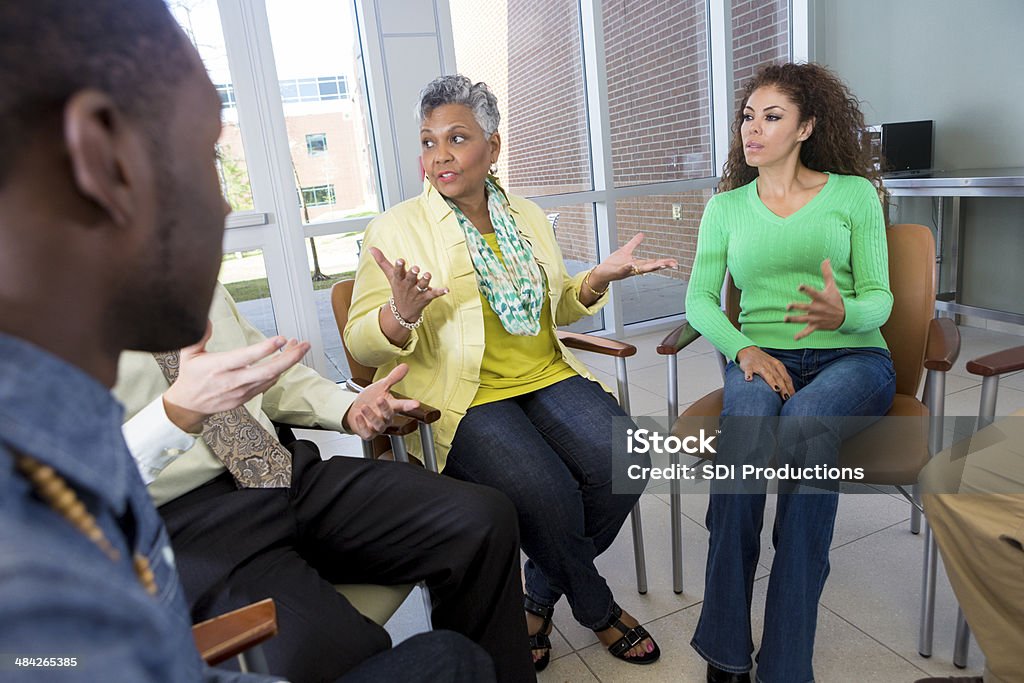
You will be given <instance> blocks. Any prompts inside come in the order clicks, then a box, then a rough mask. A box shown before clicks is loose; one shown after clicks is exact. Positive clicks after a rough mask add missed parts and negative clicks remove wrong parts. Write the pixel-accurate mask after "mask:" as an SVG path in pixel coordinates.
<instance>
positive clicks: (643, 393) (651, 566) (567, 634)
mask: <svg viewBox="0 0 1024 683" xmlns="http://www.w3.org/2000/svg"><path fill="white" fill-rule="evenodd" d="M663 335H664V333H663V332H658V333H648V334H646V335H644V336H640V337H635V338H632V339H630V340H629V341H630V342H631V343H633V344H635V345H636V346H637V347H638V349H639V352H638V354H637V355H636V356H634V357H633V358H631V359H629V361H628V367H629V379H630V394H631V403H632V412H633V414H635V415H664V414H665V412H666V407H665V396H666V393H667V392H666V388H665V371H664V359H663V357H661V356H658V355H657V353H656V352H655V347H656V346H657V343H658V341H659V340H660V339H661V337H662V336H663ZM961 335H962V339H963V350H962V352H961V356H960V360H959V361H958V362H957V364H956V367H954V369H953V371H952V373H951V374H950V376H949V378H948V381H947V385H946V389H947V396H946V414H947V415H950V416H953V415H975V414H976V413H977V410H978V398H979V395H980V381H979V379H978V378H977V377H975V376H973V375H970V374H968V373H967V372H966V370H965V369H964V364H965V362H966V360H969V359H971V358H974V357H977V356H980V355H983V354H986V353H990V352H992V351H996V350H999V349H1003V348H1007V347H1011V346H1018V345H1021V344H1024V338H1022V337H1019V336H1014V335H1009V334H1004V333H1000V332H994V331H990V330H985V329H979V328H973V327H962V328H961ZM581 357H583V359H584V361H585V362H586V363H588V364H589V365H590V366H591V367H592V368H593V369H594V371H595V373H596V374H597V375H598V376H599V378H600V379H602V380H603V381H605V383H606V384H608V385H609V386H612V387H614V366H613V365H612V362H611V361H610V360H609V359H605V358H600V357H593V356H590V355H589V354H582V355H581ZM679 366H680V371H679V376H680V402H681V404H682V405H683V406H685V405H687V404H688V403H689V402H692V401H693V400H695V399H697V398H699V397H700V396H701V395H703V394H704V393H706V392H707V391H709V390H710V389H711V388H713V387H715V386H716V385H718V383H719V381H720V380H719V374H718V372H719V371H718V365H717V362H716V360H715V356H714V354H713V353H712V349H711V347H710V346H709V345H708V344H707V343H706V342H703V341H698V342H697V343H695V344H694V345H693V347H692V348H691V349H688V350H687V351H685V352H683V353H682V354H680V363H679ZM1021 408H1024V373H1018V374H1016V375H1014V376H1011V377H1008V378H1004V380H1003V382H1002V383H1001V385H1000V389H999V400H998V407H997V412H998V414H1000V415H1004V414H1006V413H1008V412H1012V411H1014V410H1018V409H1021ZM320 440H321V442H322V446H323V451H324V452H325V453H344V454H351V455H356V454H358V452H359V445H358V443H357V442H355V441H354V439H352V438H351V437H329V438H328V439H327V440H324V439H320ZM705 506H706V496H705V495H702V494H699V493H694V494H690V495H687V496H684V500H683V519H682V522H683V537H684V592H683V593H682V594H681V595H676V594H675V593H674V592H673V591H672V574H671V564H670V545H669V538H670V536H669V528H670V516H669V505H668V497H667V496H666V495H665V494H664V493H658V492H653V493H651V494H650V495H645V496H644V497H643V499H642V501H641V508H642V511H643V524H644V540H645V543H646V557H647V573H648V583H649V590H648V592H647V594H646V595H639V594H638V593H637V592H636V583H635V580H636V577H635V574H634V567H633V552H632V538H631V535H630V531H629V525H628V524H627V525H625V526H624V527H623V531H622V533H621V534H620V535H619V537H618V538H617V539H616V541H615V543H614V544H613V545H612V547H611V548H610V549H609V550H608V552H606V553H605V554H604V555H603V556H602V557H600V558H599V559H598V562H597V564H598V568H599V569H600V570H601V572H602V574H603V575H604V576H605V578H606V579H607V580H608V583H609V585H610V586H611V588H612V590H613V591H614V593H615V595H616V598H617V600H618V601H619V602H620V603H621V604H622V606H623V607H624V608H625V609H626V610H628V611H629V612H631V613H632V614H633V615H635V616H636V617H637V618H638V619H639V620H640V621H641V622H643V623H644V625H645V626H646V627H647V628H648V630H650V632H651V633H652V634H653V635H654V636H655V637H656V639H657V640H658V642H659V644H660V645H661V649H662V652H663V655H662V658H661V661H659V662H658V663H657V664H655V665H653V666H647V667H638V666H635V665H630V664H625V663H622V662H619V661H617V660H615V659H613V658H612V657H611V656H610V655H608V654H607V653H606V652H604V650H603V648H602V647H601V646H600V644H598V643H597V639H596V638H595V637H594V635H593V633H592V632H590V631H588V630H586V629H584V628H582V627H580V626H579V625H578V624H576V623H575V622H574V621H573V619H572V617H571V615H570V613H569V608H568V606H567V605H566V604H565V601H564V600H563V601H562V602H561V603H560V604H559V605H558V607H557V611H556V615H555V626H556V630H555V632H554V636H553V638H552V641H553V643H554V648H553V651H552V660H553V661H552V662H551V665H550V666H549V667H548V669H547V670H546V671H544V672H543V673H542V674H541V675H540V677H539V678H540V680H541V681H544V682H554V681H573V682H575V681H644V683H653V682H654V681H695V682H696V681H703V680H704V667H705V664H704V662H703V660H702V659H701V658H700V657H699V656H698V655H697V654H696V653H695V652H694V651H693V650H692V649H691V648H690V646H689V640H690V637H691V635H692V634H693V630H694V627H695V626H696V623H697V618H698V617H699V615H700V603H701V600H702V598H703V590H704V562H705V559H706V555H707V540H708V533H707V530H706V529H705V528H704V509H705ZM773 514H774V506H773V504H772V501H771V498H770V499H769V504H768V514H767V515H766V522H765V527H766V529H768V528H770V520H771V516H772V515H773ZM909 517H910V507H909V505H908V504H907V503H906V502H905V501H904V500H903V499H902V498H901V497H899V496H898V495H890V494H888V493H882V492H874V493H867V494H859V495H844V496H842V497H841V499H840V507H839V515H838V519H837V522H836V530H835V537H834V540H833V544H832V554H831V565H832V572H831V576H830V577H829V579H828V583H827V584H826V587H825V592H824V595H823V596H822V600H821V609H820V612H819V618H818V635H817V644H816V649H815V659H814V666H815V674H816V680H817V681H819V683H847V682H850V681H857V682H871V681H878V682H883V681H884V682H889V681H894V682H908V683H909V682H911V681H914V680H916V679H917V678H921V677H924V676H926V675H939V676H949V675H968V674H973V675H979V673H980V671H981V668H982V665H983V659H982V656H981V653H980V650H979V649H978V647H977V644H976V643H974V642H973V641H972V643H971V652H970V659H969V661H968V668H967V670H966V671H961V670H959V669H956V668H954V666H953V665H952V652H953V629H954V622H955V617H956V603H955V600H954V598H953V594H952V591H951V590H950V588H949V584H948V582H947V581H946V579H945V575H944V574H942V575H941V576H940V578H939V590H938V598H937V601H936V620H935V641H934V654H933V656H932V657H931V658H930V659H924V658H922V657H921V656H920V655H918V653H917V627H918V610H919V605H920V593H921V585H920V584H921V559H922V548H923V538H922V537H921V536H915V535H912V534H911V533H910V531H909V522H908V520H909ZM763 543H764V546H763V547H764V550H763V552H762V556H761V565H762V568H761V570H760V571H759V573H758V575H757V579H756V581H755V590H754V615H753V621H754V639H755V645H756V643H757V641H759V638H760V627H761V624H762V618H761V615H762V610H763V604H764V594H765V590H766V588H767V576H768V570H769V568H770V566H771V558H772V552H771V548H770V544H769V543H768V535H767V531H766V533H765V538H764V541H763ZM426 627H427V625H426V621H425V618H424V616H423V610H422V602H420V601H419V600H418V599H416V596H413V597H412V598H411V599H410V600H408V601H407V602H406V604H405V605H404V606H403V607H402V609H401V610H400V611H399V612H398V613H397V614H396V615H395V617H394V618H393V619H392V621H391V622H389V624H388V629H389V630H390V631H391V633H392V634H393V635H394V637H395V638H396V640H400V639H402V638H405V637H408V636H409V635H411V634H413V633H416V632H418V631H421V630H424V629H425V628H426Z"/></svg>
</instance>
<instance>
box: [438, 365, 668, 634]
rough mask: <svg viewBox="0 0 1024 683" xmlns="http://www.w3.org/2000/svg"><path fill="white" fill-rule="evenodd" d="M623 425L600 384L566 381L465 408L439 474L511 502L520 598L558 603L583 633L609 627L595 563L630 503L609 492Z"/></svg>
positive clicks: (605, 591)
mask: <svg viewBox="0 0 1024 683" xmlns="http://www.w3.org/2000/svg"><path fill="white" fill-rule="evenodd" d="M624 416H625V413H623V411H622V409H621V408H620V407H619V405H618V403H616V402H615V400H614V399H613V398H612V397H611V396H609V395H608V394H607V393H606V392H605V391H604V390H603V389H601V386H600V385H599V384H597V383H596V382H591V381H590V380H587V379H584V378H582V377H579V376H575V377H570V378H569V379H566V380H562V381H561V382H557V383H556V384H553V385H551V386H549V387H546V388H544V389H540V390H538V391H534V392H532V393H529V394H525V395H523V396H517V397H515V398H510V399H505V400H503V401H495V402H494V403H485V404H483V405H479V406H475V407H473V408H470V409H469V410H468V411H467V412H466V415H465V417H463V418H462V421H461V422H459V427H458V429H457V430H456V432H455V439H454V441H453V443H452V449H451V451H450V452H449V454H448V461H447V464H446V465H445V468H444V474H447V475H449V476H452V477H455V478H457V479H462V480H465V481H470V482H473V483H477V484H484V485H487V486H493V487H494V488H496V489H498V490H499V491H501V492H502V493H504V494H505V495H507V496H508V497H509V498H511V499H512V502H513V503H514V504H515V506H516V510H517V512H518V513H519V532H520V537H521V543H522V548H523V552H525V553H526V555H527V557H528V558H529V559H528V560H527V562H526V566H525V568H524V572H525V575H526V595H527V596H528V597H530V598H532V599H533V600H535V601H537V602H539V603H540V604H542V605H554V604H555V603H556V602H558V599H559V597H560V596H562V595H565V597H566V599H567V600H568V601H569V606H570V607H571V608H572V613H573V616H574V617H575V618H576V621H578V622H579V623H580V624H582V625H583V626H585V627H586V628H589V629H592V630H593V629H597V628H599V627H601V626H604V625H605V623H607V622H608V620H609V619H610V618H611V613H612V602H613V599H612V593H611V590H610V589H609V588H608V584H607V582H605V580H604V578H603V577H602V576H601V575H600V574H599V573H598V571H597V568H596V567H595V566H594V558H595V557H597V556H598V555H600V554H601V553H602V552H604V551H605V550H606V549H607V548H608V546H610V545H611V543H612V541H613V540H615V536H616V535H617V534H618V532H619V529H620V528H621V527H622V523H623V522H624V521H625V520H626V517H627V516H628V515H629V511H630V510H632V509H633V505H634V504H636V502H637V498H638V495H629V494H613V493H612V418H614V417H624ZM642 464H649V463H642Z"/></svg>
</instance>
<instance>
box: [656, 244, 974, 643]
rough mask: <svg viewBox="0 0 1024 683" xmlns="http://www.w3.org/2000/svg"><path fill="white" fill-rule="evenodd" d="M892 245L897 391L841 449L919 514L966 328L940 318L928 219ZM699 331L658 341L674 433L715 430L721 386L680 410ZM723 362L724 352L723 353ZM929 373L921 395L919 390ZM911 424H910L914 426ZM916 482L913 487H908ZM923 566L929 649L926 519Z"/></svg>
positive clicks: (844, 460)
mask: <svg viewBox="0 0 1024 683" xmlns="http://www.w3.org/2000/svg"><path fill="white" fill-rule="evenodd" d="M886 239H887V243H888V250H889V287H890V290H891V291H892V294H893V308H892V313H891V314H890V316H889V320H888V321H887V322H886V323H885V325H884V326H883V327H882V330H881V331H882V336H883V337H884V338H885V341H886V344H887V346H888V347H889V351H890V353H891V354H892V360H893V366H894V368H895V370H896V396H895V399H894V401H893V405H892V408H891V409H890V410H889V412H888V413H887V414H886V417H887V418H890V417H902V418H908V419H904V420H880V421H879V422H877V423H875V424H874V425H872V426H871V427H869V428H867V429H865V430H864V431H863V432H861V433H859V434H857V435H856V436H854V437H853V438H851V439H849V440H848V441H846V442H845V443H844V444H843V446H842V449H841V450H840V453H839V466H840V467H841V468H858V467H859V468H863V472H864V478H863V479H857V480H850V481H856V482H857V483H862V484H876V485H885V486H895V487H896V488H897V490H899V491H900V493H901V494H903V496H904V497H905V498H907V500H908V501H910V503H911V505H912V514H913V515H914V516H916V515H919V514H920V512H921V505H920V500H919V495H918V494H917V492H916V486H917V479H918V476H919V474H920V472H921V469H922V468H923V467H924V465H925V464H927V462H928V459H929V458H930V457H931V455H932V454H934V453H937V452H938V451H939V450H941V448H942V419H941V418H942V417H943V412H944V406H945V381H946V372H948V371H949V369H950V368H951V367H952V366H953V363H954V362H955V361H956V358H957V355H958V354H959V352H960V333H959V331H958V330H957V328H956V325H955V324H954V323H953V321H952V320H950V319H948V318H935V317H934V311H935V241H934V239H933V237H932V234H931V231H930V230H929V229H928V228H926V227H925V226H923V225H912V224H901V225H893V226H890V227H889V228H888V229H887V230H886ZM725 291H726V296H725V302H724V303H725V312H726V315H727V316H728V317H729V320H730V321H732V323H733V324H734V325H736V326H737V328H738V327H739V324H738V320H739V308H740V307H739V301H740V291H739V290H738V289H737V288H736V287H735V285H734V284H733V283H732V281H731V279H729V278H727V287H726V289H725ZM699 337H700V333H699V332H697V331H696V330H695V329H694V328H693V327H692V326H691V325H690V324H689V323H684V324H683V325H681V326H680V327H678V328H676V329H675V330H673V331H672V332H670V333H669V334H668V336H667V337H665V339H664V340H663V341H662V342H661V344H660V345H659V346H658V353H660V354H662V355H665V356H666V361H667V366H668V373H667V374H668V414H669V417H670V419H671V420H674V421H675V422H674V424H673V427H672V433H673V434H675V435H676V436H680V437H682V436H686V435H688V434H690V433H691V432H693V431H694V429H695V428H696V427H697V426H704V427H705V428H710V429H712V433H713V430H714V429H716V428H717V427H718V420H719V417H720V416H721V412H722V396H723V390H722V389H716V390H715V391H713V392H711V393H710V394H707V395H706V396H704V397H703V398H701V399H699V400H697V401H696V402H694V403H693V404H691V405H690V406H689V407H688V408H687V409H686V410H685V411H683V414H682V416H680V417H679V419H676V416H677V415H679V399H678V397H679V393H678V392H679V386H678V366H677V360H676V354H677V353H678V352H679V351H680V350H682V349H684V348H686V347H687V346H688V345H689V344H691V343H692V342H694V341H695V340H696V339H698V338H699ZM719 364H720V366H721V368H722V369H723V372H724V368H725V359H724V358H723V357H721V354H719ZM925 373H927V377H926V380H925V383H924V390H923V399H922V400H919V399H918V398H917V396H918V390H919V388H920V386H921V378H922V375H923V374H925ZM908 427H909V428H908ZM908 486H913V487H915V490H914V493H913V494H910V493H908V492H907V491H906V489H905V487H908ZM680 494H681V487H680V484H679V482H678V481H673V482H672V484H671V496H670V503H671V512H672V571H673V588H674V589H675V591H676V592H677V593H681V592H682V590H683V577H682V552H683V545H682V522H681V517H680V515H681V514H682V513H681V500H680ZM925 533H926V535H925V567H924V571H923V577H922V582H923V588H924V590H923V595H922V600H921V631H920V637H919V650H920V652H921V654H922V655H923V656H929V655H930V654H931V647H932V626H933V621H934V600H935V576H936V565H935V557H936V553H935V542H934V539H932V538H931V534H930V531H928V530H927V527H926V532H925Z"/></svg>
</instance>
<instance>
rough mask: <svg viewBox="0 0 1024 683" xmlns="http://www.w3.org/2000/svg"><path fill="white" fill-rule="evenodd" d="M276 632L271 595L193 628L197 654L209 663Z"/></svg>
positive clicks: (223, 658)
mask: <svg viewBox="0 0 1024 683" xmlns="http://www.w3.org/2000/svg"><path fill="white" fill-rule="evenodd" d="M275 635H277V610H276V609H275V608H274V601H273V599H271V598H267V599H266V600H260V601H259V602H254V603H253V604H251V605H246V606H245V607H243V608H241V609H236V610H235V611H233V612H228V613H227V614H222V615H220V616H219V617H214V618H213V619H208V620H207V621H203V622H200V623H198V624H196V625H195V626H193V627H192V638H193V639H195V641H196V649H197V650H199V655H200V656H201V657H202V658H203V661H205V662H206V663H207V664H209V665H210V666H215V665H217V664H220V663H221V662H223V661H224V660H226V659H231V658H232V657H234V656H236V655H238V654H240V653H242V652H245V651H246V650H248V649H249V648H251V647H253V646H255V645H259V644H260V643H262V642H263V641H265V640H268V639H269V638H272V637H273V636H275Z"/></svg>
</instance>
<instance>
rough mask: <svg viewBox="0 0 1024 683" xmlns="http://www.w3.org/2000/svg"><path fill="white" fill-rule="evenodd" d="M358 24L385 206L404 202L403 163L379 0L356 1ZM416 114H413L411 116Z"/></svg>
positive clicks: (367, 96)
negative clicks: (400, 156) (393, 108)
mask: <svg viewBox="0 0 1024 683" xmlns="http://www.w3.org/2000/svg"><path fill="white" fill-rule="evenodd" d="M355 4H356V25H357V28H358V29H359V40H360V41H361V45H360V48H361V52H362V55H363V73H364V74H366V99H367V105H368V107H369V109H370V122H369V130H370V139H371V143H372V144H373V149H374V154H373V155H372V156H373V157H374V159H375V161H376V164H377V171H378V175H377V177H378V178H379V179H380V192H381V200H382V202H383V208H385V209H386V208H388V207H391V206H394V205H395V204H398V203H399V202H401V201H402V176H401V164H400V163H399V156H398V142H397V137H398V136H397V134H396V133H395V128H394V120H393V114H392V112H391V106H390V104H389V102H388V83H387V70H386V63H385V61H384V60H385V55H384V41H383V35H382V33H381V29H380V18H379V14H378V7H377V1H376V0H355ZM411 116H412V115H411V114H410V117H411Z"/></svg>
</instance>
